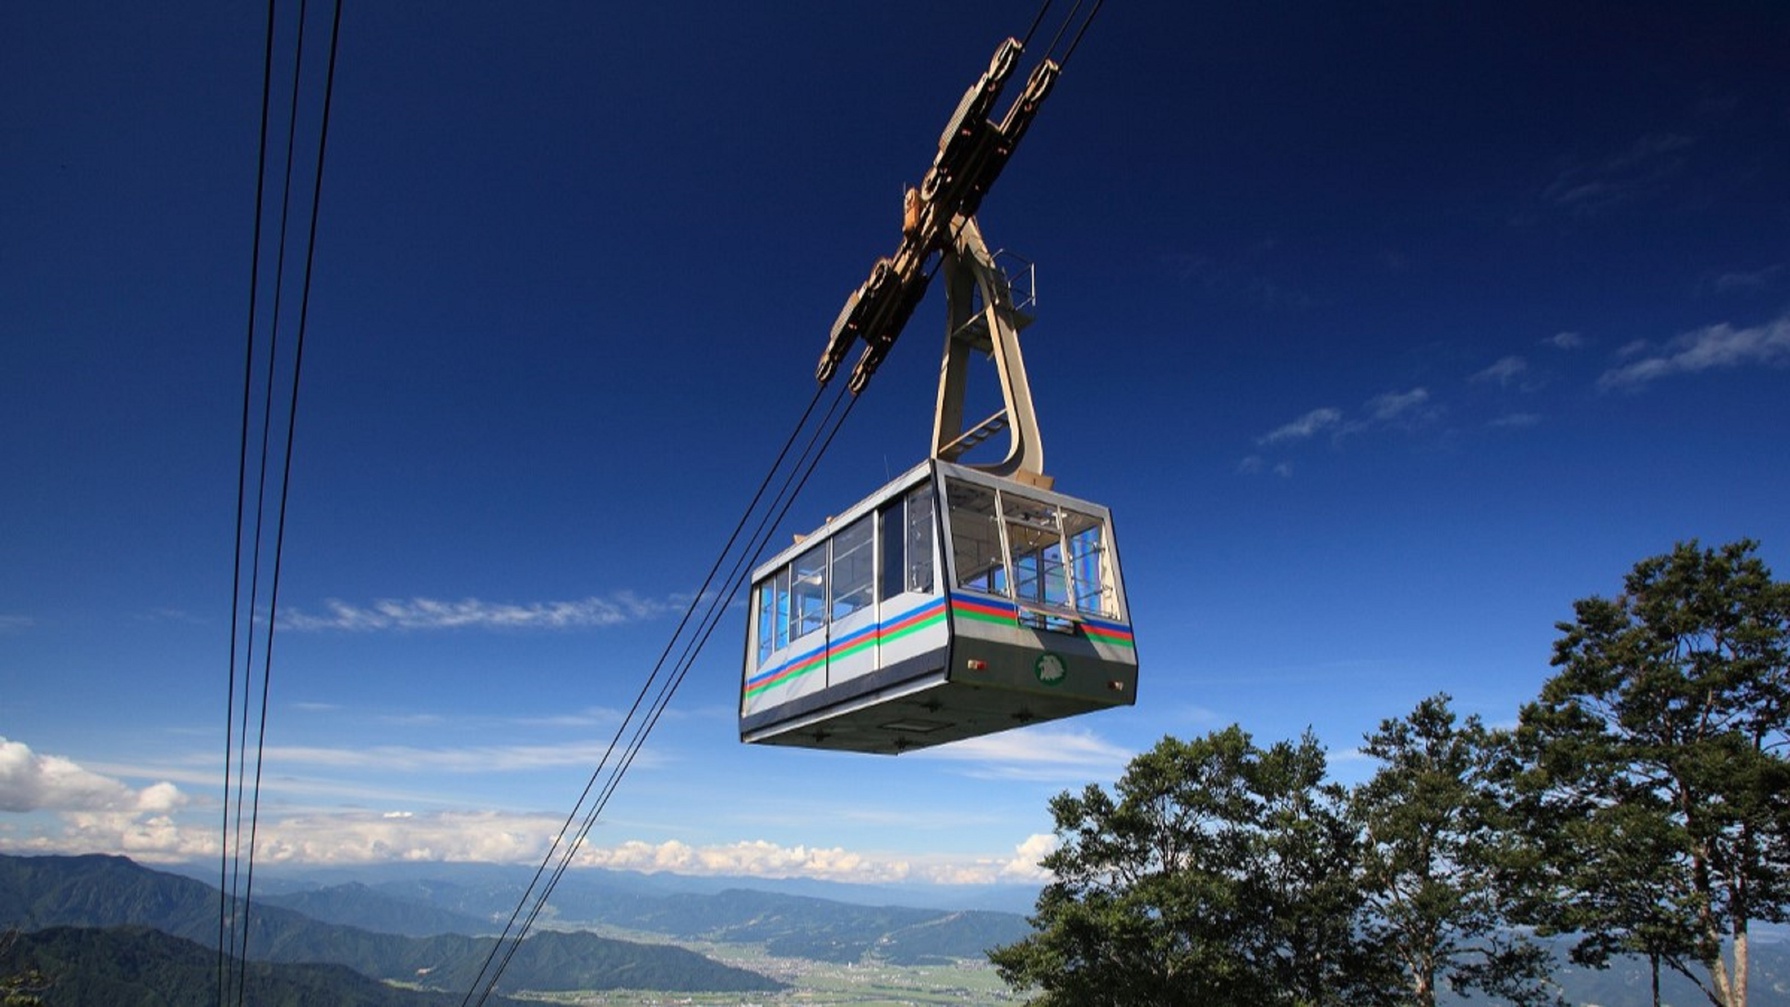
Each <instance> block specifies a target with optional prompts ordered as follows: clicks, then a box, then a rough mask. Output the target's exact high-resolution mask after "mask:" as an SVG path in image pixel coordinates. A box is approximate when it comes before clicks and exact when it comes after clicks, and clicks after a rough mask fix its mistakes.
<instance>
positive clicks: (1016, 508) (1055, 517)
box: [945, 478, 1120, 619]
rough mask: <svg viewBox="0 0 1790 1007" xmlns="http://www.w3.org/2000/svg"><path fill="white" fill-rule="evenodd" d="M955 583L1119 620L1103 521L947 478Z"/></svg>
mask: <svg viewBox="0 0 1790 1007" xmlns="http://www.w3.org/2000/svg"><path fill="white" fill-rule="evenodd" d="M945 499H946V502H947V507H948V508H949V511H950V518H951V555H952V559H953V560H954V562H955V564H956V566H955V570H956V576H957V581H956V583H957V586H958V587H959V588H964V589H968V590H972V591H981V592H983V593H985V594H995V595H1001V596H1003V597H1006V598H1011V599H1013V600H1014V601H1018V602H1023V603H1025V604H1028V605H1036V606H1041V607H1046V608H1056V609H1069V610H1073V611H1075V612H1079V613H1083V614H1086V615H1094V616H1102V617H1105V618H1115V619H1116V618H1119V617H1120V612H1119V601H1118V591H1117V590H1116V587H1115V584H1114V578H1113V576H1112V572H1111V571H1112V566H1111V553H1110V549H1109V546H1108V544H1107V532H1106V521H1105V519H1104V518H1103V517H1101V516H1099V515H1097V514H1093V513H1086V512H1083V511H1079V510H1075V509H1073V508H1070V507H1065V506H1062V505H1060V504H1057V503H1053V502H1051V501H1048V500H1045V499H1042V498H1040V497H1037V496H1032V495H1029V494H1027V493H1026V492H1024V491H1022V490H1008V489H999V490H997V489H994V488H992V487H989V486H984V485H982V484H980V483H973V482H969V481H966V480H961V479H952V478H947V479H946V480H945Z"/></svg>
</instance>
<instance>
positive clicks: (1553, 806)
mask: <svg viewBox="0 0 1790 1007" xmlns="http://www.w3.org/2000/svg"><path fill="white" fill-rule="evenodd" d="M1756 549H1757V545H1756V543H1754V542H1751V541H1740V542H1735V543H1731V544H1728V545H1725V546H1722V547H1720V548H1718V549H1710V550H1705V549H1701V548H1699V547H1698V545H1697V544H1696V543H1695V542H1690V543H1681V544H1679V545H1678V546H1677V547H1675V548H1674V549H1673V550H1672V552H1671V553H1669V554H1666V555H1663V556H1656V557H1653V558H1651V559H1646V560H1643V561H1641V562H1640V563H1638V564H1636V566H1635V568H1634V569H1633V570H1632V571H1631V572H1630V573H1629V575H1628V577H1627V578H1626V581H1625V583H1624V589H1623V593H1622V594H1621V595H1620V596H1618V597H1616V598H1600V597H1592V598H1587V599H1584V600H1581V601H1578V602H1576V603H1575V604H1574V606H1573V611H1574V615H1575V618H1574V620H1573V621H1572V622H1570V623H1564V622H1563V623H1561V624H1559V627H1558V628H1559V630H1560V632H1561V636H1560V638H1559V640H1558V641H1556V643H1555V646H1554V659H1553V664H1554V666H1555V667H1556V668H1558V669H1560V670H1559V672H1558V673H1557V674H1556V675H1555V676H1554V677H1553V678H1552V679H1550V680H1549V681H1548V682H1547V684H1546V685H1545V686H1544V687H1543V689H1542V693H1541V697H1540V699H1539V700H1537V701H1536V702H1535V703H1533V704H1530V705H1529V706H1527V707H1525V708H1524V709H1523V711H1522V717H1521V726H1520V727H1519V729H1518V732H1517V745H1518V747H1517V751H1518V754H1519V757H1520V759H1521V767H1520V768H1521V772H1520V774H1519V775H1518V776H1517V777H1516V783H1517V793H1518V797H1519V802H1520V804H1519V806H1520V807H1522V808H1523V810H1524V811H1525V813H1526V814H1525V817H1526V820H1527V823H1528V827H1527V828H1526V830H1525V831H1526V832H1527V833H1528V835H1529V836H1530V838H1531V847H1530V849H1531V852H1532V854H1533V855H1534V857H1535V860H1536V863H1535V865H1534V867H1535V877H1537V878H1540V879H1542V880H1543V881H1545V882H1546V884H1547V885H1548V890H1547V891H1545V892H1544V894H1545V895H1546V896H1547V897H1546V898H1544V899H1542V900H1541V901H1540V902H1539V903H1538V908H1537V911H1536V913H1535V916H1536V919H1537V920H1538V921H1539V922H1541V923H1542V924H1543V925H1544V926H1549V927H1551V928H1554V929H1560V930H1576V931H1579V932H1581V933H1582V934H1583V935H1584V937H1583V940H1582V941H1581V942H1580V944H1579V946H1578V948H1577V949H1576V950H1575V954H1576V955H1578V956H1579V957H1580V959H1581V960H1583V961H1587V962H1589V963H1591V964H1601V963H1603V962H1605V961H1607V960H1608V957H1609V955H1610V954H1612V953H1616V952H1620V951H1628V952H1635V953H1640V954H1643V955H1647V956H1648V957H1649V958H1651V959H1652V960H1653V961H1654V962H1655V963H1656V964H1657V963H1661V962H1663V963H1664V964H1665V965H1666V966H1667V967H1669V968H1671V969H1673V970H1674V971H1677V972H1679V973H1680V974H1682V975H1684V976H1685V977H1687V978H1688V979H1690V980H1691V981H1693V982H1695V983H1697V985H1698V986H1699V987H1700V988H1701V989H1702V990H1703V991H1704V993H1705V994H1706V995H1707V996H1708V998H1709V1000H1710V1002H1711V1003H1713V1004H1715V1005H1717V1007H1746V1002H1747V951H1748V937H1749V929H1750V925H1751V924H1752V923H1753V922H1754V921H1765V922H1783V921H1784V920H1785V919H1786V915H1787V909H1790V796H1787V795H1790V763H1787V762H1786V746H1787V745H1790V731H1787V724H1786V717H1787V712H1790V682H1787V680H1786V675H1787V670H1786V666H1787V661H1786V657H1787V654H1790V585H1787V584H1784V583H1779V582H1776V581H1773V580H1772V577H1771V572H1770V570H1768V569H1767V568H1766V566H1765V565H1764V563H1762V562H1761V561H1760V560H1759V558H1758V557H1757V555H1755V551H1756ZM1728 956H1731V958H1730V957H1728Z"/></svg>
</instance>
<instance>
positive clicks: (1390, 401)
mask: <svg viewBox="0 0 1790 1007" xmlns="http://www.w3.org/2000/svg"><path fill="white" fill-rule="evenodd" d="M1429 399H1430V393H1429V390H1428V389H1425V388H1413V389H1411V390H1410V391H1408V392H1387V393H1386V394H1384V395H1376V396H1374V397H1373V398H1371V399H1369V400H1368V402H1367V411H1368V413H1369V414H1370V415H1372V416H1373V418H1374V419H1376V420H1379V421H1380V422H1382V423H1390V422H1392V421H1393V420H1397V419H1400V418H1402V417H1406V416H1409V415H1411V413H1412V411H1413V410H1416V409H1418V408H1419V407H1421V406H1422V405H1423V404H1424V403H1426V402H1428V401H1429Z"/></svg>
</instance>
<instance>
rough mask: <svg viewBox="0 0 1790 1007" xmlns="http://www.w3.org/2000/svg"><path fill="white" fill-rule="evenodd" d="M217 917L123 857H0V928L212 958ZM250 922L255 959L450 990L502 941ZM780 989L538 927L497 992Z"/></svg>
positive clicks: (695, 962)
mask: <svg viewBox="0 0 1790 1007" xmlns="http://www.w3.org/2000/svg"><path fill="white" fill-rule="evenodd" d="M382 905H383V904H382ZM219 908H220V898H219V893H218V891H217V889H215V888H212V887H210V886H208V885H205V884H203V883H201V882H198V881H194V880H192V879H190V878H184V877H179V876H177V875H173V874H164V873H162V872H159V871H151V870H148V869H146V868H143V867H140V866H138V865H137V864H135V863H132V862H131V861H129V860H127V859H125V858H123V857H107V856H81V857H6V856H0V926H4V927H12V928H17V929H20V930H26V931H36V930H43V929H46V928H51V927H85V928H112V927H121V926H136V927H150V928H153V929H155V930H159V931H162V932H163V933H166V934H169V935H172V936H175V937H180V938H184V939H186V940H188V941H191V942H194V943H196V944H198V945H200V946H201V947H210V948H213V949H215V948H216V946H217V936H218V912H219ZM246 919H247V926H248V941H247V947H248V957H249V958H250V959H251V960H254V961H269V962H326V963H331V964H335V965H344V966H347V967H348V968H350V969H352V970H354V971H355V972H358V973H360V974H362V975H364V976H368V977H371V978H373V979H378V980H386V981H398V982H408V983H417V984H421V985H425V986H428V987H432V988H435V989H441V990H449V991H452V990H460V991H462V992H464V991H465V990H468V989H471V988H472V987H473V985H474V984H475V983H476V982H477V981H478V974H479V971H480V969H481V967H482V966H483V965H484V963H485V961H486V960H487V959H488V958H489V957H490V955H491V950H492V947H493V945H494V944H495V938H493V937H489V936H484V937H477V936H465V935H461V934H452V933H449V934H438V935H433V936H427V937H409V936H402V935H399V934H392V933H379V932H375V931H372V930H367V929H362V928H360V927H356V926H347V925H342V924H339V923H325V922H320V921H318V920H315V919H312V918H310V917H308V916H304V915H301V914H299V913H297V912H294V911H292V910H290V909H284V908H281V907H277V906H272V905H264V904H261V903H260V902H257V903H256V904H255V905H254V907H253V909H252V911H251V912H249V913H248V914H247V917H246ZM488 929H489V928H488ZM211 954H212V955H213V956H214V957H213V959H212V961H213V963H214V966H215V954H216V952H215V950H213V951H212V952H211ZM783 985H784V984H782V983H779V982H777V981H776V980H773V979H770V978H768V977H766V976H763V975H760V974H758V973H756V972H752V971H749V970H746V969H740V968H734V967H732V966H729V965H723V964H721V963H720V962H717V961H714V960H713V959H710V958H707V957H704V956H702V955H699V954H697V953H695V952H693V951H688V950H685V949H683V948H679V947H675V946H672V945H668V944H636V943H633V942H629V941H619V940H612V939H609V938H604V937H598V936H596V935H594V934H589V933H563V932H554V931H545V930H542V931H537V932H536V933H534V935H533V936H531V937H530V938H529V939H528V940H526V941H524V942H523V943H522V946H521V947H520V948H519V949H517V951H516V953H515V956H514V958H512V959H511V960H510V963H509V966H508V968H507V969H506V970H505V972H504V975H503V981H502V982H501V983H499V989H500V990H506V991H515V990H533V991H542V992H545V991H563V990H594V989H623V988H631V989H653V990H666V991H676V992H696V991H721V992H750V991H763V990H775V989H781V988H783Z"/></svg>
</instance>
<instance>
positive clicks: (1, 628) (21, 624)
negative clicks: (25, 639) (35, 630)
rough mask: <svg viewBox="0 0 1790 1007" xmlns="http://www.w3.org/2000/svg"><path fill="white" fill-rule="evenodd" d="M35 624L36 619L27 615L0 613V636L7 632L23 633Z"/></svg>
mask: <svg viewBox="0 0 1790 1007" xmlns="http://www.w3.org/2000/svg"><path fill="white" fill-rule="evenodd" d="M35 625H37V620H36V619H33V618H31V617H30V616H28V615H10V614H7V613H0V636H4V635H5V634H7V633H23V632H24V631H25V630H28V629H30V628H31V627H33V626H35Z"/></svg>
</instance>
